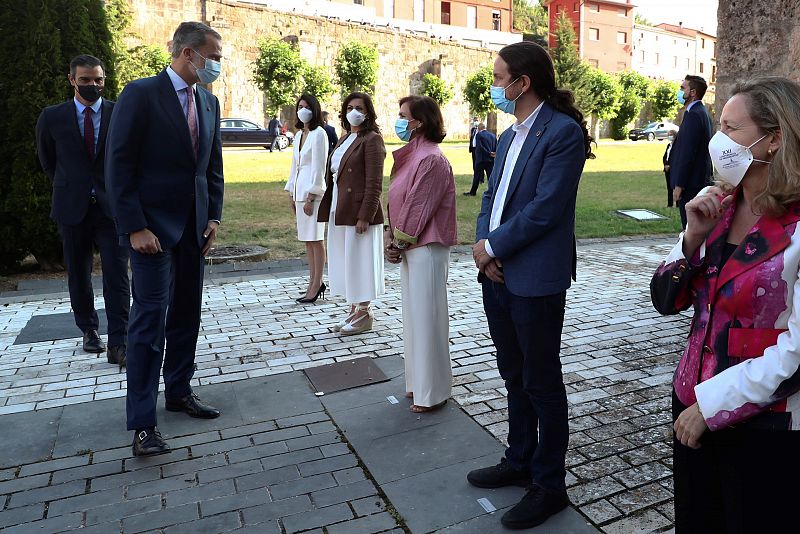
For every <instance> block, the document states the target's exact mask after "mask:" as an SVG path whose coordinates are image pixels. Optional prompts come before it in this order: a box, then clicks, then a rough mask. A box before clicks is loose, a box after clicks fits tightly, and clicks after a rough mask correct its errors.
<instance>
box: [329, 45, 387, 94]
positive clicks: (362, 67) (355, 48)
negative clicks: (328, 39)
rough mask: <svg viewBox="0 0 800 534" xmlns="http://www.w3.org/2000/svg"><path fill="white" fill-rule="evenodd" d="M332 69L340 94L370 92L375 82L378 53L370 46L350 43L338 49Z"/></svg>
mask: <svg viewBox="0 0 800 534" xmlns="http://www.w3.org/2000/svg"><path fill="white" fill-rule="evenodd" d="M334 69H335V71H336V78H337V81H338V83H339V85H340V87H341V90H342V94H347V93H351V92H353V91H367V92H371V91H372V89H373V88H374V86H375V82H376V81H377V73H378V51H377V50H376V49H375V47H374V46H372V45H366V44H362V43H359V42H358V41H351V42H349V43H347V44H344V45H342V47H341V48H340V49H339V53H338V54H337V55H336V59H335V60H334Z"/></svg>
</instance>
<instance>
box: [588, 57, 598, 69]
mask: <svg viewBox="0 0 800 534" xmlns="http://www.w3.org/2000/svg"><path fill="white" fill-rule="evenodd" d="M599 64H600V63H599V62H598V61H597V60H596V59H590V60H589V65H591V66H592V67H594V68H597V66H598V65H599Z"/></svg>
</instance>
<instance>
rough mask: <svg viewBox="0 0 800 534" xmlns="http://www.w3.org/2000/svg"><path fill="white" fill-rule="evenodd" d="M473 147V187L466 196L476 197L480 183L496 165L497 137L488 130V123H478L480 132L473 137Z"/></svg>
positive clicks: (489, 174)
mask: <svg viewBox="0 0 800 534" xmlns="http://www.w3.org/2000/svg"><path fill="white" fill-rule="evenodd" d="M473 141H474V143H473V144H474V147H473V149H472V171H473V176H472V188H471V189H470V190H469V191H467V192H466V193H464V195H466V196H472V197H474V196H475V195H476V194H477V192H478V185H480V184H482V183H483V181H484V180H485V179H486V178H488V177H489V176H491V174H492V168H493V167H494V156H495V153H494V151H495V150H497V137H495V135H494V134H493V133H492V132H490V131H488V130H486V125H485V124H483V123H480V124H478V133H476V134H475V137H474V139H473Z"/></svg>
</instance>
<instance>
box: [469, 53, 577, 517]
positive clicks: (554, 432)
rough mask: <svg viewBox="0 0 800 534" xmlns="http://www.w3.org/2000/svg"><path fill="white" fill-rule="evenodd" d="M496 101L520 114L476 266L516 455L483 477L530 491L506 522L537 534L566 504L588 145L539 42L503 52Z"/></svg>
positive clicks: (473, 475)
mask: <svg viewBox="0 0 800 534" xmlns="http://www.w3.org/2000/svg"><path fill="white" fill-rule="evenodd" d="M491 92H492V100H493V101H494V103H495V105H496V106H497V107H498V108H499V109H500V110H502V111H505V112H507V113H511V114H513V115H514V116H515V117H516V119H517V120H516V123H515V124H514V125H513V126H512V127H511V128H509V129H508V130H506V131H505V132H503V134H502V135H501V136H500V141H499V143H498V146H497V159H496V162H495V165H494V170H493V171H492V175H491V177H490V178H489V186H488V189H487V190H486V192H485V193H484V194H483V202H482V205H481V211H480V214H479V215H478V221H477V231H476V240H477V243H475V245H474V246H473V257H474V259H475V264H476V266H477V267H478V269H479V271H480V274H479V276H478V279H479V281H481V283H482V286H483V304H484V309H485V311H486V318H487V320H488V323H489V333H490V334H491V336H492V340H493V342H494V344H495V347H496V349H497V367H498V370H499V371H500V375H501V376H502V377H503V379H504V380H505V386H506V390H507V398H508V427H509V433H508V448H507V449H506V452H505V457H504V458H503V459H502V460H501V462H500V463H499V464H498V465H495V466H491V467H486V468H482V469H476V470H473V471H471V472H470V473H469V474H468V475H467V479H468V480H469V482H470V483H471V484H472V485H474V486H478V487H482V488H498V487H502V486H510V485H518V486H523V487H527V488H528V492H527V494H526V495H525V496H524V497H523V498H522V500H521V501H520V502H519V503H518V504H517V505H516V506H514V507H513V508H511V509H510V510H509V511H507V512H506V513H505V514H504V515H503V517H502V519H501V522H502V523H503V525H504V526H506V527H507V528H515V529H519V528H531V527H534V526H536V525H539V524H541V523H543V522H544V521H546V520H547V518H548V517H550V516H552V515H554V514H556V513H558V512H559V511H561V510H562V509H564V508H565V507H566V506H568V504H569V499H568V497H567V492H566V483H565V477H566V466H565V457H566V452H567V443H568V441H569V426H568V415H567V395H566V389H565V386H564V382H563V378H562V374H561V362H560V359H559V349H560V344H561V330H562V327H563V323H564V309H565V302H566V292H567V288H569V286H570V284H571V281H572V279H573V278H574V276H575V264H576V249H575V203H576V196H577V193H578V182H579V180H580V176H581V173H582V171H583V166H584V163H585V161H586V158H587V157H592V153H591V145H590V143H591V140H592V139H591V137H590V136H589V133H588V131H587V130H586V122H585V121H584V120H583V115H582V114H581V113H580V111H578V110H577V108H575V106H574V98H573V96H572V93H570V92H569V91H564V90H559V89H557V88H556V85H555V73H554V70H553V63H552V60H551V59H550V56H549V55H548V53H547V52H546V51H545V50H544V49H543V48H542V47H541V46H539V45H537V44H535V43H531V42H525V41H523V42H520V43H515V44H512V45H509V46H506V47H505V48H503V49H502V50H500V52H499V55H498V58H497V59H496V60H495V64H494V83H493V87H492V90H491Z"/></svg>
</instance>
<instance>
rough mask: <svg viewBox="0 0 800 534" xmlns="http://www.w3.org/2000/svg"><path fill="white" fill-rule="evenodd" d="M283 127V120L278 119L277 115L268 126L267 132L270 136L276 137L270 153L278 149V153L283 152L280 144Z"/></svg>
mask: <svg viewBox="0 0 800 534" xmlns="http://www.w3.org/2000/svg"><path fill="white" fill-rule="evenodd" d="M282 127H283V125H282V124H281V120H280V119H279V118H278V116H277V115H273V116H272V119H271V120H270V121H269V124H268V125H267V131H268V132H269V133H270V135H273V136H275V137H274V138H273V139H272V145H271V146H270V147H269V151H270V152H272V151H273V150H275V149H276V148H277V149H278V152H281V151H283V149H282V148H281V145H280V143H278V137H279V136H280V135H281V128H282Z"/></svg>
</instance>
